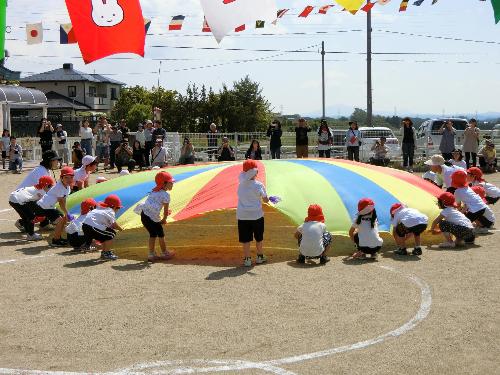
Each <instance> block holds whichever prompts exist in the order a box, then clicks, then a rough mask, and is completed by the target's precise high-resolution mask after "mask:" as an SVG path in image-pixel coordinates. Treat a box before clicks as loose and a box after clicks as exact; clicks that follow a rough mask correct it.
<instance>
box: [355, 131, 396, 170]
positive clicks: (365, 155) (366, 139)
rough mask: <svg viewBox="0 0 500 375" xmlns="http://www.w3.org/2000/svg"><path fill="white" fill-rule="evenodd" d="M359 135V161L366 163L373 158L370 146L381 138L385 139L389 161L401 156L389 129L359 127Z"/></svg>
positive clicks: (394, 137) (392, 133)
mask: <svg viewBox="0 0 500 375" xmlns="http://www.w3.org/2000/svg"><path fill="white" fill-rule="evenodd" d="M359 131H360V133H361V147H360V149H359V160H360V161H363V162H367V161H369V160H370V158H371V157H372V156H373V154H374V153H373V151H372V146H373V145H374V144H375V142H376V141H378V140H380V138H381V137H385V138H386V142H385V144H386V146H387V148H388V149H389V152H388V153H387V157H388V158H389V159H395V158H397V157H399V156H400V155H401V147H400V146H399V141H398V139H397V138H396V136H395V135H394V132H393V131H392V130H391V129H390V128H384V127H373V128H372V127H361V128H359Z"/></svg>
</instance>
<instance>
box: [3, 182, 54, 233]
mask: <svg viewBox="0 0 500 375" xmlns="http://www.w3.org/2000/svg"><path fill="white" fill-rule="evenodd" d="M55 183H56V182H55V180H54V179H53V178H52V177H50V176H42V177H40V179H39V180H38V183H37V184H36V185H34V186H27V187H24V188H20V189H17V190H15V191H13V192H12V193H11V194H10V196H9V204H10V205H11V207H12V208H13V209H14V210H15V211H16V212H17V213H18V214H19V216H20V217H21V219H20V220H19V221H18V222H20V223H21V225H22V227H21V228H22V229H23V230H22V232H26V233H27V235H28V236H27V238H26V239H27V240H28V241H38V240H41V239H42V236H41V235H40V234H38V233H35V224H34V223H33V219H34V218H35V216H34V214H33V211H32V209H30V207H29V205H28V202H36V201H38V200H40V199H41V198H42V197H43V196H44V195H45V194H46V193H47V192H48V191H49V190H50V189H51V188H52V186H54V184H55ZM18 222H16V227H17V228H18V229H21V228H20V226H18V225H17V224H18Z"/></svg>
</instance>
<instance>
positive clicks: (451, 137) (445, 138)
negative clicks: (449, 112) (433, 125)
mask: <svg viewBox="0 0 500 375" xmlns="http://www.w3.org/2000/svg"><path fill="white" fill-rule="evenodd" d="M438 132H439V134H442V136H441V143H440V144H439V151H441V155H443V158H444V159H445V160H450V159H452V158H453V155H452V153H453V150H454V149H455V135H456V134H457V131H456V130H455V128H454V127H453V122H452V121H451V120H447V121H445V122H443V125H441V127H440V128H439V130H438Z"/></svg>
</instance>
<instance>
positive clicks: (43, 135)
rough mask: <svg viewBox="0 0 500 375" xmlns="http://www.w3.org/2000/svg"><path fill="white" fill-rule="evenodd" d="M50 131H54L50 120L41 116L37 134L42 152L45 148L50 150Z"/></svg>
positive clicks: (51, 142) (51, 141)
mask: <svg viewBox="0 0 500 375" xmlns="http://www.w3.org/2000/svg"><path fill="white" fill-rule="evenodd" d="M52 133H54V128H53V127H52V124H51V123H50V121H47V119H46V118H42V120H41V122H40V127H39V128H38V136H39V137H40V146H41V147H42V154H43V153H44V152H45V151H47V150H52V144H53V143H54V141H53V140H52Z"/></svg>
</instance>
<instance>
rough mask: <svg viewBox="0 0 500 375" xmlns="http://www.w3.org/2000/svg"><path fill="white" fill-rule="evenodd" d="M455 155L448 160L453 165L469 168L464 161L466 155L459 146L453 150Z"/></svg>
mask: <svg viewBox="0 0 500 375" xmlns="http://www.w3.org/2000/svg"><path fill="white" fill-rule="evenodd" d="M451 154H452V155H453V158H452V159H450V160H448V163H450V164H451V165H455V166H457V167H460V168H462V169H467V163H466V162H465V161H464V156H463V155H462V150H460V149H459V148H457V149H455V150H453V152H452V153H451Z"/></svg>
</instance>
